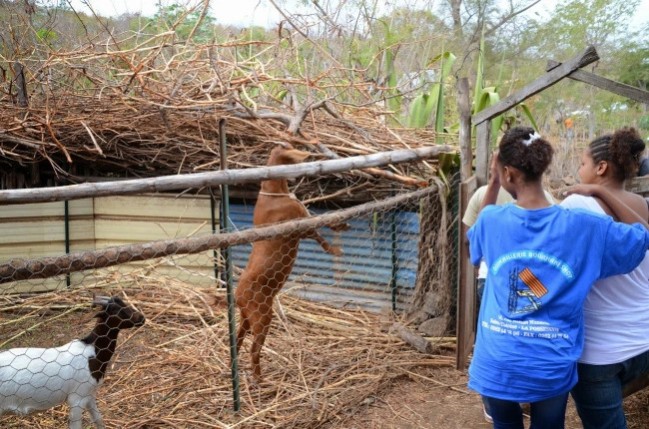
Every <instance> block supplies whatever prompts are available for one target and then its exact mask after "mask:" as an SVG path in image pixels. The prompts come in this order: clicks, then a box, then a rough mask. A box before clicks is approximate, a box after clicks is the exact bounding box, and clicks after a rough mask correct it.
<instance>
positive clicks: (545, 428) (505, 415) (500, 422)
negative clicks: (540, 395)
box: [483, 392, 568, 429]
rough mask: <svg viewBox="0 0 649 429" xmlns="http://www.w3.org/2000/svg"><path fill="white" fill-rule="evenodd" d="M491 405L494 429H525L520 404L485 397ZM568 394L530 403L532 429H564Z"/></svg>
mask: <svg viewBox="0 0 649 429" xmlns="http://www.w3.org/2000/svg"><path fill="white" fill-rule="evenodd" d="M483 399H484V400H485V401H487V403H488V404H489V411H490V412H491V417H492V418H493V419H494V429H525V425H524V423H523V410H522V409H521V405H520V404H519V403H518V402H512V401H505V400H502V399H496V398H491V397H488V396H483ZM567 404H568V392H566V393H563V394H561V395H558V396H555V397H553V398H549V399H545V400H543V401H537V402H532V403H530V417H531V420H532V422H531V424H530V429H563V428H564V423H565V419H566V405H567Z"/></svg>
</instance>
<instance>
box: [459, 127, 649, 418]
mask: <svg viewBox="0 0 649 429" xmlns="http://www.w3.org/2000/svg"><path fill="white" fill-rule="evenodd" d="M552 154H553V150H552V146H551V145H550V144H549V143H548V142H547V141H546V140H544V139H543V138H541V136H539V135H538V134H536V133H535V132H534V130H533V129H532V128H528V127H515V128H512V129H511V130H509V131H507V132H506V133H505V135H504V136H503V138H502V140H501V141H500V145H499V151H498V155H497V156H496V157H495V160H494V163H493V164H492V170H493V173H494V174H492V175H491V176H492V177H491V178H490V182H489V189H488V192H487V196H486V197H485V199H486V200H488V196H489V195H490V194H493V195H496V194H497V192H498V190H499V188H500V187H501V186H502V187H503V188H504V189H505V190H506V191H507V192H509V193H510V194H511V195H512V197H514V199H515V200H516V203H509V204H506V205H503V206H493V205H490V206H487V207H485V208H484V209H483V210H482V212H481V213H480V216H479V217H478V220H477V222H476V224H475V225H474V226H473V227H472V228H471V229H470V230H469V232H468V238H469V245H470V253H471V260H472V261H473V263H474V264H476V265H477V264H478V263H479V262H480V260H481V259H484V260H485V262H486V263H487V266H488V267H489V274H488V276H487V282H486V285H485V290H484V295H483V299H482V304H481V306H480V315H479V318H478V333H477V339H476V344H475V349H474V354H473V358H472V361H471V366H470V368H469V387H470V388H472V389H473V390H475V391H477V392H478V393H480V394H481V395H483V396H484V397H486V400H487V402H488V403H489V407H490V410H491V416H492V417H493V420H494V428H496V429H498V428H520V429H523V428H524V426H523V415H522V411H521V408H520V405H519V403H520V402H530V403H531V420H532V422H531V427H532V428H535V429H541V428H547V429H560V428H563V427H564V418H565V409H566V403H567V398H568V392H569V391H570V389H571V388H572V387H573V386H574V385H575V383H576V382H577V371H576V368H577V359H578V358H579V356H580V354H581V351H582V346H583V314H582V304H583V302H584V299H585V297H586V294H587V293H588V291H589V289H590V287H591V285H592V284H593V283H594V282H595V281H596V280H598V279H600V278H604V277H608V276H612V275H616V274H622V273H627V272H629V271H631V270H633V269H634V268H635V267H636V266H637V265H638V264H639V263H640V262H641V261H642V259H643V258H644V255H645V252H646V251H647V249H648V248H649V232H647V230H646V229H645V228H644V227H641V226H639V225H634V226H629V225H625V224H621V223H615V222H614V221H613V220H612V219H610V218H608V217H604V216H599V215H596V214H593V213H590V212H587V211H584V210H566V209H564V208H562V207H560V206H553V205H551V204H550V202H548V201H547V199H546V197H545V194H544V192H543V188H542V184H541V177H542V175H543V172H545V170H546V169H547V167H548V166H549V165H550V162H551V161H552Z"/></svg>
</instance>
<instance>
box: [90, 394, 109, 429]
mask: <svg viewBox="0 0 649 429" xmlns="http://www.w3.org/2000/svg"><path fill="white" fill-rule="evenodd" d="M86 410H88V412H89V413H90V418H92V423H93V424H94V425H95V428H96V429H106V425H104V419H103V418H102V417H101V413H100V412H99V408H98V407H97V401H96V400H95V398H94V397H90V399H88V403H87V405H86Z"/></svg>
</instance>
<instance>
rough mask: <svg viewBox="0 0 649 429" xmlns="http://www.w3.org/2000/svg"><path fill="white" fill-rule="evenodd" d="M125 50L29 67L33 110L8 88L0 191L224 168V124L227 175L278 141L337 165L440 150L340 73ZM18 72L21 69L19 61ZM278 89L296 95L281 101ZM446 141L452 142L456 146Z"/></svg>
mask: <svg viewBox="0 0 649 429" xmlns="http://www.w3.org/2000/svg"><path fill="white" fill-rule="evenodd" d="M122 45H123V44H122ZM122 45H120V44H109V43H107V44H105V45H103V46H101V47H98V46H88V47H86V48H83V49H79V50H76V51H74V52H68V53H61V52H56V53H49V54H47V55H45V54H41V56H42V59H34V58H29V59H25V60H23V61H21V62H22V64H23V65H24V75H25V81H26V88H27V92H28V98H29V106H28V107H19V106H18V105H17V104H18V101H19V100H18V97H17V94H19V90H18V89H17V88H20V85H19V82H17V81H12V82H11V83H9V82H5V88H6V89H7V91H5V96H4V97H2V98H0V152H1V154H2V160H1V162H2V168H1V170H2V174H3V175H4V177H8V176H7V172H8V171H11V172H12V177H14V180H13V181H12V180H6V179H3V183H2V185H3V186H2V187H4V188H11V187H32V186H44V185H47V184H49V185H52V184H54V183H56V184H70V183H80V182H84V181H88V180H111V179H113V178H121V177H130V178H138V177H154V176H161V175H170V174H180V173H196V172H204V171H211V170H216V169H219V168H220V165H219V164H220V162H219V144H218V138H219V136H218V121H219V119H221V118H225V119H226V120H227V122H226V135H227V140H228V163H229V168H249V167H255V166H260V165H264V164H265V162H266V156H267V154H268V152H269V150H270V147H271V145H272V143H273V142H275V141H288V142H290V143H292V144H294V145H296V146H299V147H302V148H305V147H307V148H309V149H310V150H314V151H319V152H322V153H324V154H326V155H327V156H328V157H330V158H334V157H348V156H354V155H364V154H370V153H376V152H381V151H388V150H395V149H404V148H417V147H422V146H426V145H431V144H435V140H436V136H435V133H434V132H432V131H431V130H406V129H390V128H389V127H387V126H386V125H385V124H384V120H385V117H386V116H387V115H386V113H389V112H386V111H385V109H384V108H383V110H381V107H380V106H377V104H375V103H374V102H373V100H372V99H371V97H370V96H369V95H368V93H367V88H366V87H365V86H363V85H362V84H359V83H357V82H353V81H351V82H349V81H348V83H346V84H345V85H346V86H344V87H335V88H333V89H332V87H334V86H335V85H334V84H337V85H339V86H340V81H341V80H340V70H338V69H336V68H332V69H330V70H326V71H325V72H323V73H322V74H321V75H320V76H318V79H317V80H314V79H310V78H294V77H289V76H286V74H285V73H283V72H275V73H271V72H269V71H266V69H267V68H270V67H268V64H265V63H262V62H261V61H259V60H257V61H255V60H254V59H253V60H248V61H247V62H243V63H241V62H237V60H236V48H237V45H236V44H233V43H230V44H221V45H219V44H210V45H186V44H181V45H178V44H176V45H174V44H169V43H167V41H166V39H164V37H162V36H156V37H153V38H151V39H150V40H148V41H147V42H145V43H141V44H139V45H138V46H137V47H134V48H131V49H120V48H119V46H122ZM265 49H273V47H272V46H271V47H269V48H265ZM277 49H279V48H277ZM12 70H13V73H14V74H16V75H17V74H19V70H18V68H17V67H16V66H15V63H12ZM278 91H284V93H285V94H289V96H288V97H286V98H283V99H279V98H278V97H277V96H276V95H275V94H277V93H278ZM8 93H10V95H6V94H8ZM253 93H254V94H255V95H254V96H253ZM288 100H292V101H288ZM449 140H450V139H449V138H447V139H445V142H444V143H446V144H453V143H454V142H453V141H449ZM435 170H436V166H435V161H434V160H429V161H428V162H420V163H416V164H411V165H405V164H404V165H398V166H393V167H390V168H385V169H383V172H377V171H376V170H374V171H370V173H371V174H368V173H366V172H350V173H346V174H339V175H337V176H336V177H335V178H334V179H333V180H331V179H330V180H328V181H327V185H323V184H322V183H320V184H317V183H316V182H318V180H317V178H311V179H304V180H302V181H301V182H300V186H299V187H300V191H299V192H300V193H301V194H302V196H310V197H312V198H314V199H326V198H327V195H332V194H335V193H336V192H337V191H339V190H340V189H344V188H349V187H352V188H353V189H356V190H363V192H365V193H367V192H368V191H372V192H381V191H389V192H394V191H395V190H396V189H399V188H402V187H412V186H416V185H417V184H421V183H422V181H426V180H427V179H428V178H429V177H430V176H432V175H433V174H434V173H435ZM16 175H17V176H16ZM16 177H18V179H16ZM21 177H22V178H23V180H22V181H21V179H20V178H21ZM253 188H254V186H253Z"/></svg>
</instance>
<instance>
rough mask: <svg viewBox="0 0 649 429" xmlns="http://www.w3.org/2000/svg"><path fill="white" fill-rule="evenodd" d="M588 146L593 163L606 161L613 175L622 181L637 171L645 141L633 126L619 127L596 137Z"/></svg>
mask: <svg viewBox="0 0 649 429" xmlns="http://www.w3.org/2000/svg"><path fill="white" fill-rule="evenodd" d="M588 148H589V149H590V155H591V156H592V157H593V161H594V162H595V164H597V163H598V162H601V161H606V162H607V163H608V164H609V165H610V166H611V167H612V170H613V177H615V179H617V180H618V181H620V182H623V181H624V180H626V179H630V178H631V177H634V176H635V175H636V174H637V173H638V169H639V168H640V155H641V154H642V152H643V151H644V149H645V142H644V140H642V137H640V134H638V131H637V130H636V129H635V128H621V129H619V130H617V131H615V132H614V133H613V134H607V135H604V136H601V137H598V138H596V139H595V140H593V141H592V142H591V143H590V144H589V145H588Z"/></svg>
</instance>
